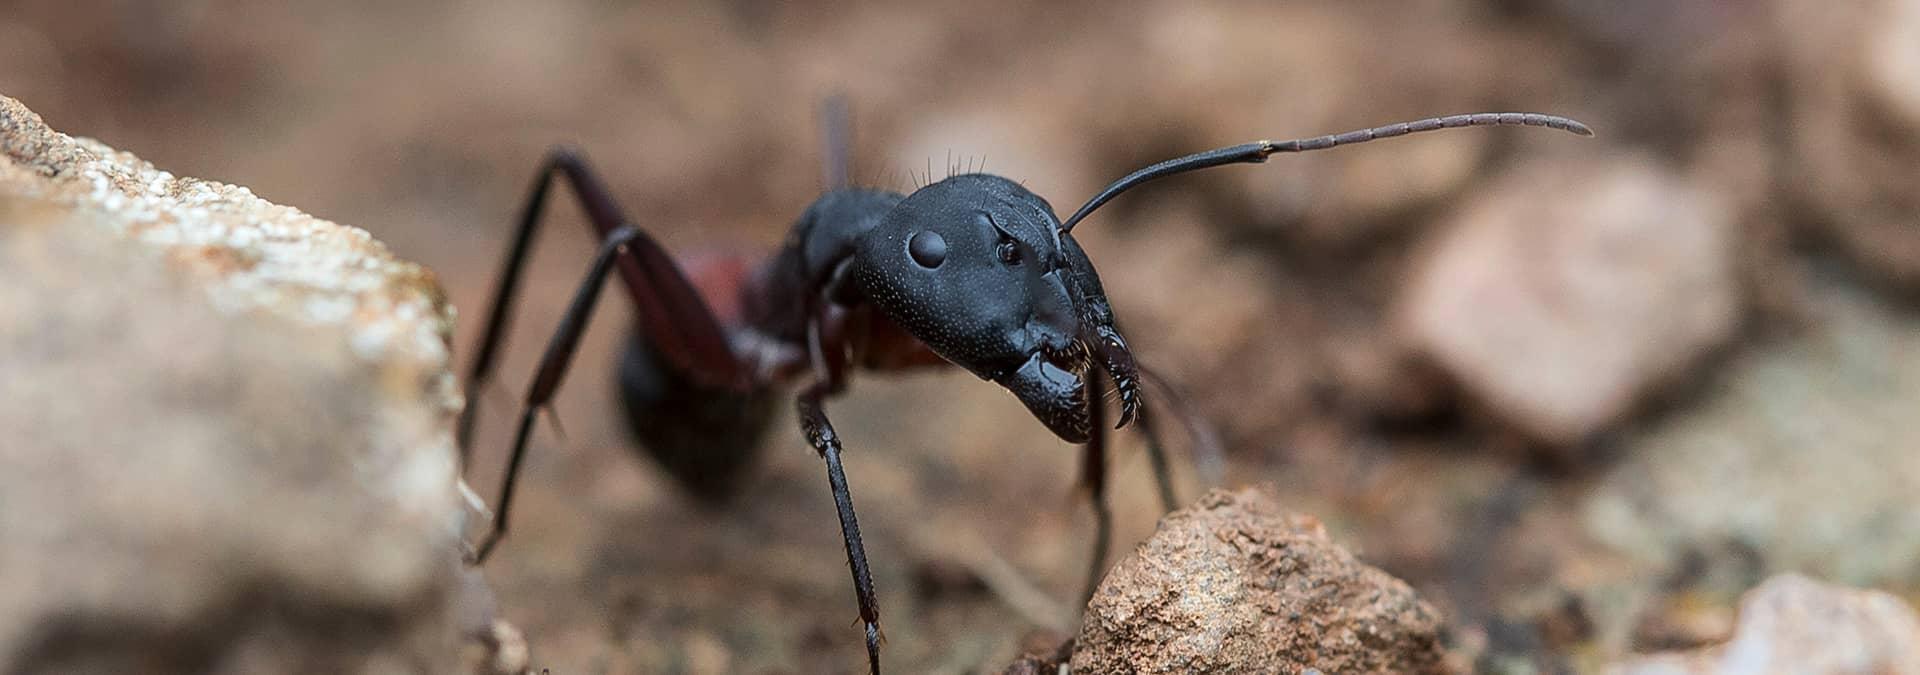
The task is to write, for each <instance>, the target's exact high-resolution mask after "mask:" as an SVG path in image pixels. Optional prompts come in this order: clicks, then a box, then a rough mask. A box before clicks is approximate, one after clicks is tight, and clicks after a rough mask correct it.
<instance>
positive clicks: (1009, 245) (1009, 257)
mask: <svg viewBox="0 0 1920 675" xmlns="http://www.w3.org/2000/svg"><path fill="white" fill-rule="evenodd" d="M994 252H995V253H998V254H999V255H1000V262H1003V263H1006V264H1009V265H1015V264H1019V262H1020V247H1019V246H1017V245H1015V244H1014V243H1013V241H1012V240H1010V239H1002V240H1000V245H999V246H998V247H996V248H995V249H994Z"/></svg>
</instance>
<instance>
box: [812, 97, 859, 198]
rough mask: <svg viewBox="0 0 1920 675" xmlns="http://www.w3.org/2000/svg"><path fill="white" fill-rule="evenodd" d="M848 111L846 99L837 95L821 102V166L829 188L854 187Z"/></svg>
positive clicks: (851, 130) (851, 134) (850, 121)
mask: <svg viewBox="0 0 1920 675" xmlns="http://www.w3.org/2000/svg"><path fill="white" fill-rule="evenodd" d="M852 117H853V115H852V113H850V112H848V109H847V96H846V95H845V94H834V95H832V96H828V97H827V98H826V100H824V101H821V102H820V148H821V150H820V152H821V155H820V164H821V169H822V171H821V175H823V176H825V179H826V189H827V190H829V191H832V190H844V189H847V188H849V187H853V185H852V183H851V182H849V181H851V180H852V179H851V174H852V171H851V169H852V167H853V121H852Z"/></svg>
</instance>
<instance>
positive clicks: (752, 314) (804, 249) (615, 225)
mask: <svg viewBox="0 0 1920 675" xmlns="http://www.w3.org/2000/svg"><path fill="white" fill-rule="evenodd" d="M828 110H829V112H828V114H827V117H828V120H829V121H828V124H827V125H826V126H827V137H828V141H827V152H826V157H827V158H828V159H827V160H826V162H825V163H826V166H827V176H828V180H827V184H828V190H827V192H826V193H825V194H823V195H821V196H820V197H819V198H818V199H816V200H814V202H813V204H811V205H809V206H808V207H807V209H806V211H805V212H803V213H802V214H801V215H800V219H799V220H798V221H797V222H795V223H794V225H793V229H792V230H790V231H789V232H788V234H787V238H786V240H785V242H784V243H783V244H782V245H781V247H780V248H779V250H778V251H776V252H775V253H774V254H773V255H772V256H771V257H769V258H767V259H765V260H763V261H761V262H760V263H759V264H758V265H757V267H756V268H755V269H754V271H753V272H752V273H751V274H750V275H748V276H747V278H746V279H745V281H744V282H742V283H737V284H732V285H731V286H732V287H731V288H725V289H722V288H711V287H709V288H702V287H700V286H697V285H696V284H694V283H692V282H691V281H689V277H688V275H687V274H686V273H685V272H684V271H683V270H682V268H681V267H680V266H679V265H677V264H676V263H675V262H674V259H673V258H672V257H671V256H669V255H668V254H667V252H666V250H665V249H663V248H661V246H660V245H659V244H658V243H656V242H655V241H654V240H653V238H652V237H650V236H648V235H647V234H646V232H644V231H642V230H641V229H640V228H639V227H638V226H637V225H635V224H634V223H633V221H632V220H630V219H628V218H627V216H626V214H625V213H624V212H623V211H622V210H621V209H620V206H619V205H618V204H617V203H616V202H615V201H614V198H613V196H612V194H611V193H610V192H609V190H608V189H607V187H606V185H605V184H604V183H602V182H601V181H600V179H599V178H598V176H596V175H595V173H594V171H593V170H592V169H590V168H589V167H588V165H587V163H586V160H585V159H583V158H582V156H581V155H580V153H578V152H577V151H574V150H572V149H568V148H565V147H560V148H555V149H553V150H552V151H550V152H549V153H548V154H547V157H546V160H545V163H544V164H543V165H542V167H541V169H540V172H539V175H538V176H537V177H536V179H535V182H534V186H533V192H532V194H530V195H529V196H528V197H527V200H526V204H525V206H524V207H523V208H522V210H521V212H520V221H519V227H518V228H517V230H516V234H515V236H514V239H513V244H512V247H511V248H510V249H509V251H508V253H507V257H506V260H505V262H504V265H503V268H502V270H501V272H500V278H499V282H498V286H497V287H496V289H495V291H494V298H493V304H492V308H491V309H490V310H489V311H488V313H487V320H486V328H485V329H484V331H483V332H482V337H481V339H480V346H479V351H478V353H477V354H476V356H475V357H474V360H473V364H472V368H471V369H470V370H469V371H468V375H467V384H466V389H465V392H466V394H467V400H468V402H469V403H468V405H467V406H466V408H465V409H464V410H463V411H462V412H461V415H460V418H459V422H458V426H457V429H456V434H457V438H458V443H459V447H460V448H461V454H462V457H463V459H464V458H465V457H466V456H467V455H468V454H469V450H468V449H469V448H470V445H471V440H472V433H473V424H474V411H475V409H476V406H474V405H472V403H471V402H472V401H473V397H474V394H475V393H476V392H479V391H480V390H481V389H482V387H484V386H485V385H486V383H487V380H488V378H489V377H491V375H492V374H493V367H494V363H495V360H496V358H497V357H498V355H499V348H500V346H501V343H502V338H503V336H504V335H505V333H506V330H505V329H506V324H507V319H508V317H509V316H510V314H511V309H512V305H513V302H514V299H515V296H516V294H517V291H518V289H519V285H520V273H521V271H522V269H523V268H524V264H523V263H525V261H526V255H527V252H528V249H529V244H530V242H531V240H532V237H533V232H534V229H535V226H536V225H537V224H538V223H539V221H540V214H541V207H542V205H543V204H545V202H546V198H547V190H548V188H549V187H551V186H552V184H553V181H554V178H555V177H556V176H560V175H565V176H566V177H567V181H568V183H569V184H571V185H572V186H573V189H574V193H575V195H576V196H577V197H578V198H579V200H580V203H581V205H582V207H583V208H584V210H585V212H586V215H587V218H588V220H590V221H591V222H592V223H593V226H594V229H595V230H597V231H598V233H599V235H600V237H601V243H600V248H599V252H598V253H597V254H596V255H595V256H594V258H593V262H592V264H591V265H590V266H589V268H588V271H587V276H586V279H585V280H584V281H582V282H581V284H580V288H579V290H577V291H576V292H575V293H574V297H573V302H572V304H571V305H570V306H569V307H568V308H567V311H566V314H565V315H564V316H563V317H562V318H561V320H560V326H559V328H558V329H556V330H555V331H554V334H553V337H552V339H551V340H549V341H548V343H547V349H546V353H545V355H544V356H542V357H541V359H540V365H539V368H538V370H537V371H535V375H534V378H533V382H532V384H531V385H530V386H529V387H528V390H527V396H526V399H525V401H524V403H523V407H522V410H521V414H520V424H519V427H518V430H517V432H516V433H515V435H514V439H513V450H512V452H511V454H510V455H509V459H508V460H507V468H506V473H505V476H504V478H503V479H502V481H501V486H500V494H499V498H498V500H497V501H496V502H495V504H496V506H497V508H496V510H495V511H494V517H493V523H492V527H491V529H490V530H489V531H488V532H487V534H486V536H485V538H484V539H482V540H481V542H480V543H479V544H478V546H477V547H475V548H474V550H473V554H472V560H473V562H474V564H479V563H480V562H481V561H484V560H485V559H486V557H487V555H488V554H489V553H490V552H492V551H493V548H494V546H495V545H496V544H498V543H499V542H500V539H501V537H502V536H504V535H505V534H506V530H507V522H508V520H507V518H508V511H509V509H510V508H511V506H512V503H513V502H512V500H513V489H514V481H515V479H516V478H517V476H518V475H519V469H520V462H521V459H522V458H523V457H524V456H525V454H526V449H527V440H528V436H529V434H530V433H531V432H532V430H533V425H534V421H535V419H536V418H537V417H538V413H539V412H540V411H541V410H542V409H544V408H546V407H547V406H548V405H550V404H551V402H552V400H553V395H554V392H555V391H556V390H557V389H559V387H560V382H561V379H562V378H563V377H564V376H565V375H566V372H567V367H568V364H569V363H571V361H572V359H573V354H574V350H575V348H576V347H577V346H578V345H579V342H580V336H581V334H582V332H583V331H584V330H585V329H586V326H587V320H588V318H589V317H591V316H592V314H593V308H594V303H595V302H596V301H597V299H598V298H599V295H600V288H601V287H602V285H603V283H602V282H603V281H604V280H605V279H606V276H607V274H608V273H609V272H610V271H612V270H614V269H616V268H617V269H619V271H620V278H621V280H622V281H624V282H625V286H626V288H627V291H628V293H629V295H630V296H631V297H632V299H633V301H634V303H635V304H636V306H637V309H638V314H639V318H638V323H639V325H638V327H637V330H636V331H634V334H633V338H632V339H631V341H630V342H629V343H628V345H627V349H626V352H625V354H624V356H623V358H622V360H621V364H620V385H621V392H622V394H623V399H624V402H625V405H626V409H627V414H628V418H629V421H630V422H631V423H632V427H633V431H634V434H635V435H636V436H637V437H638V440H639V442H640V445H641V447H643V448H644V449H645V450H646V451H647V452H648V453H649V454H651V455H652V456H653V457H654V459H655V460H656V461H657V462H658V463H659V464H660V465H661V467H662V468H663V469H665V470H666V472H667V473H668V474H669V475H671V476H673V477H674V479H676V481H677V482H679V483H680V484H681V485H682V486H683V487H684V488H686V489H687V491H688V492H690V493H692V494H693V495H694V496H695V497H697V498H699V499H702V500H704V501H709V502H717V501H720V500H723V499H725V498H727V497H729V496H730V495H731V494H732V492H733V491H734V490H735V487H736V485H737V484H738V482H739V480H738V479H739V478H740V477H741V475H742V473H743V471H744V470H745V469H746V468H748V467H749V466H751V464H752V462H753V460H754V458H755V457H756V456H757V455H758V453H759V447H760V444H761V438H762V437H763V436H764V435H765V432H766V430H767V427H768V426H769V423H770V422H771V421H772V418H773V413H774V410H775V408H774V406H775V403H776V402H777V400H778V399H779V398H780V397H781V396H782V395H783V394H784V393H785V392H786V391H788V390H789V389H790V388H791V387H792V386H794V385H796V384H798V383H799V382H800V380H801V379H802V378H803V377H807V378H810V381H809V382H808V384H806V386H804V387H801V388H800V389H799V393H798V395H797V396H796V397H795V407H796V409H797V411H798V412H799V422H800V428H801V431H802V432H803V433H804V435H805V436H806V439H807V443H808V444H810V445H811V446H812V447H813V449H814V451H815V452H817V453H819V455H820V457H821V459H823V460H825V461H826V465H827V484H828V486H829V487H830V488H831V489H832V491H833V501H834V505H835V508H836V509H837V511H838V512H839V516H840V532H841V535H842V538H843V539H844V540H845V542H846V549H847V565H848V567H849V568H850V569H851V571H852V573H853V586H854V594H855V598H856V600H857V602H858V604H859V608H860V620H861V622H862V623H863V624H865V627H866V645H867V665H868V670H869V672H871V673H874V674H876V675H877V674H878V673H879V672H880V615H879V612H878V610H877V608H876V607H875V603H874V593H873V580H872V577H871V575H870V574H869V573H868V571H867V557H866V552H865V550H864V549H863V548H862V546H861V543H860V526H859V524H858V522H856V520H855V518H854V511H853V497H852V494H851V492H849V490H848V487H847V477H846V473H845V471H843V470H842V468H841V460H840V454H841V444H840V437H839V436H838V435H837V434H835V433H834V430H833V424H832V423H831V422H830V421H828V419H827V415H826V412H825V410H824V409H823V408H822V404H823V402H824V401H825V400H826V399H827V398H829V397H832V396H836V395H838V394H840V393H842V392H844V391H845V390H846V388H847V384H848V377H849V373H850V371H851V370H852V369H853V368H855V367H859V368H864V369H867V370H874V371H900V370H905V369H909V368H915V367H922V366H939V365H946V364H952V365H957V366H960V367H961V368H964V369H966V370H967V371H968V372H971V373H973V374H974V375H976V376H979V377H980V378H981V379H984V380H988V381H991V382H994V383H996V384H999V385H1000V386H1002V387H1005V388H1006V389H1007V390H1009V391H1011V392H1013V394H1014V396H1015V397H1016V398H1018V399H1019V400H1020V402H1021V403H1023V404H1025V405H1026V407H1027V409H1028V410H1029V411H1031V412H1032V413H1033V416H1034V417H1035V418H1037V419H1038V420H1039V421H1040V423H1041V424H1043V425H1045V426H1046V427H1047V429H1048V430H1050V431H1052V432H1053V433H1054V435H1055V436H1058V437H1060V439H1061V440H1064V441H1067V442H1068V443H1074V444H1082V445H1083V446H1084V448H1083V450H1084V451H1083V452H1082V454H1081V471H1080V482H1081V483H1082V485H1083V487H1085V488H1086V489H1087V492H1088V495H1089V497H1090V498H1091V501H1092V503H1093V507H1094V512H1095V516H1096V532H1095V537H1094V541H1095V543H1094V553H1093V561H1092V563H1091V569H1090V571H1089V575H1088V576H1089V579H1088V582H1087V586H1086V592H1085V593H1083V595H1082V597H1083V598H1084V597H1087V596H1090V595H1091V593H1092V589H1093V587H1094V584H1095V583H1097V582H1098V580H1099V572H1100V570H1101V566H1102V564H1103V561H1104V560H1105V558H1106V554H1107V546H1108V539H1109V530H1110V528H1111V522H1110V521H1111V515H1110V513H1109V511H1108V508H1107V506H1106V503H1105V489H1106V488H1105V478H1104V474H1105V463H1106V457H1105V444H1106V438H1105V437H1106V433H1107V427H1106V411H1105V409H1104V408H1105V406H1104V403H1105V401H1106V398H1107V387H1108V386H1111V387H1113V389H1114V390H1115V391H1116V392H1117V393H1118V398H1119V402H1120V415H1119V420H1118V423H1117V424H1115V425H1114V427H1113V428H1114V429H1119V428H1122V427H1126V426H1127V425H1128V424H1129V423H1134V424H1135V426H1136V427H1138V428H1139V429H1140V430H1141V431H1142V432H1143V433H1144V434H1145V435H1146V437H1147V441H1148V443H1147V445H1148V451H1149V454H1150V457H1151V458H1152V459H1153V465H1154V470H1155V474H1156V478H1157V479H1158V484H1159V488H1160V493H1161V494H1160V497H1161V500H1162V502H1163V505H1164V506H1165V508H1167V509H1169V510H1171V509H1172V508H1173V492H1172V487H1171V482H1170V481H1169V480H1168V478H1167V470H1166V464H1165V459H1164V453H1163V452H1162V451H1161V449H1160V443H1159V441H1158V439H1157V437H1156V436H1155V434H1154V433H1153V429H1152V426H1151V424H1150V423H1149V422H1148V420H1149V419H1150V418H1149V417H1148V416H1147V414H1146V410H1145V408H1144V407H1143V406H1144V404H1143V397H1142V395H1141V391H1140V390H1141V385H1140V382H1141V378H1142V377H1143V376H1147V377H1151V373H1146V372H1145V371H1143V370H1142V369H1141V368H1140V366H1139V365H1138V364H1136V363H1135V360H1134V357H1133V354H1132V352H1131V351H1130V350H1129V349H1128V347H1127V341H1126V339H1125V338H1123V337H1122V336H1121V333H1120V330H1119V328H1118V325H1117V323H1116V321H1115V318H1114V315H1113V308H1112V306H1111V305H1110V304H1109V303H1108V301H1107V296H1106V292H1105V291H1104V290H1102V288H1101V285H1100V276H1099V275H1098V274H1097V273H1096V272H1095V271H1094V269H1093V263H1092V261H1091V260H1090V259H1088V257H1087V254H1086V252H1085V251H1084V250H1082V249H1081V248H1080V244H1079V243H1078V242H1076V241H1074V238H1073V236H1072V231H1073V227H1074V226H1075V225H1077V224H1079V223H1080V221H1081V220H1083V219H1085V218H1086V217H1087V216H1088V215H1089V214H1091V213H1093V211H1094V210H1095V209H1097V208H1099V207H1100V206H1101V205H1102V204H1105V203H1107V202H1108V201H1109V200H1111V199H1113V198H1114V197H1116V196H1118V195H1119V194H1120V193H1122V192H1125V191H1127V190H1129V189H1132V188H1134V187H1136V186H1139V185H1140V184H1142V183H1146V182H1148V181H1151V180H1154V179H1156V178H1162V177H1165V176H1171V175H1174V174H1178V173H1184V172H1187V171H1194V170H1197V169H1205V168H1209V167H1215V166H1221V165H1226V164H1240V163H1248V164H1257V163H1261V162H1264V161H1266V159H1267V157H1268V156H1269V155H1273V154H1275V153H1284V152H1305V151H1309V150H1323V149H1327V148H1332V147H1335V146H1341V145H1351V144H1354V143H1361V142H1365V141H1370V140H1374V139H1378V138H1389V137H1393V136H1402V135H1406V134H1410V133H1415V132H1422V131H1434V130H1439V129H1451V128H1456V127H1469V126H1500V125H1524V126H1536V127H1548V128H1553V129H1560V130H1563V131H1569V132H1573V133H1575V134H1579V135H1582V136H1591V135H1593V131H1592V130H1591V129H1589V128H1587V126H1586V125H1584V124H1581V123H1580V122H1577V121H1574V120H1571V119H1568V118H1565V117H1557V116H1553V115H1543V114H1539V113H1476V114H1469V115H1452V116H1448V117H1434V118H1428V119H1423V120H1417V121H1412V122H1402V123H1399V124H1390V125H1386V126H1381V127H1374V128H1371V129H1361V130H1358V131H1350V132H1347V133H1342V134H1334V135H1329V136H1320V137H1317V138H1309V139H1299V140H1289V141H1264V140H1263V141H1255V142H1253V143H1246V144H1243V145H1235V146H1232V147H1226V148H1220V149H1217V150H1208V151H1206V152H1201V153H1196V154H1192V155H1187V156H1185V157H1179V158H1175V159H1170V160H1167V161H1164V162H1160V163H1158V164H1154V165H1152V166H1148V167H1146V168H1143V169H1140V170H1138V171H1135V172H1133V173H1131V174H1128V175H1127V176H1126V177H1124V178H1121V179H1120V180H1118V181H1116V182H1114V183H1113V184H1112V185H1109V186H1107V188H1106V189H1104V190H1101V191H1100V193H1099V194H1097V195H1095V196H1094V197H1093V198H1092V199H1090V200H1088V201H1087V203H1086V204H1085V205H1083V206H1081V207H1080V208H1079V209H1078V210H1076V211H1074V213H1073V215H1072V216H1069V217H1068V218H1067V219H1066V220H1064V221H1063V220H1060V219H1059V217H1058V216H1056V215H1055V213H1054V210H1053V207H1052V206H1050V205H1049V204H1048V203H1047V201H1046V200H1045V199H1043V198H1041V197H1040V196H1039V195H1036V194H1033V193H1032V192H1029V191H1027V189H1026V188H1024V187H1022V186H1021V185H1020V184H1018V183H1015V182H1013V181H1011V180H1008V179H1006V178H1002V177H999V176H994V175H989V174H985V173H965V174H960V175H955V176H949V177H947V178H945V179H943V180H940V181H938V182H934V183H932V184H929V185H926V186H923V187H921V188H919V189H917V190H914V191H913V192H912V193H911V194H906V195H903V194H900V193H898V192H893V191H887V190H877V189H866V188H855V187H851V186H849V184H848V182H847V179H846V176H847V171H846V164H847V160H846V157H847V155H848V151H847V149H846V136H847V134H846V133H845V126H846V125H845V118H846V114H845V107H844V104H840V103H838V100H837V99H835V100H832V101H830V102H829V106H828ZM721 285H722V286H726V285H728V284H721ZM727 292H732V293H733V297H731V298H729V297H724V296H723V295H722V294H723V293H727ZM715 307H722V308H726V309H727V310H728V311H727V312H726V313H725V315H722V314H717V313H716V312H715V311H714V309H713V308H715ZM1096 366H1097V368H1096Z"/></svg>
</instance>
